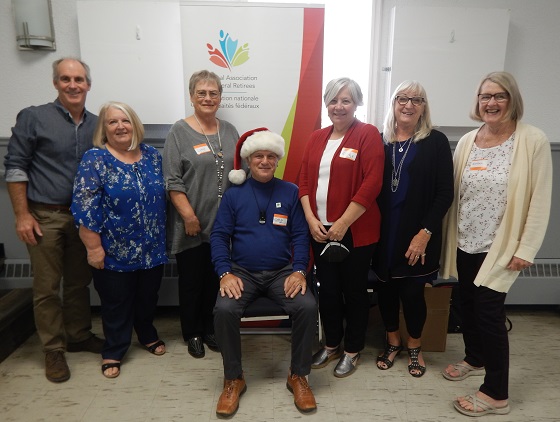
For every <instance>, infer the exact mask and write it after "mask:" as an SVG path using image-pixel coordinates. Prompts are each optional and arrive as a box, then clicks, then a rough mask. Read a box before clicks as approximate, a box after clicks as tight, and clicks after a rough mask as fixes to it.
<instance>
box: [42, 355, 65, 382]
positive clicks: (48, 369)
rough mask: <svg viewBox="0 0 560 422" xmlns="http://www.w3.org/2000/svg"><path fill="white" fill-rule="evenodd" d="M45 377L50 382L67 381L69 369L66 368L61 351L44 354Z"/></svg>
mask: <svg viewBox="0 0 560 422" xmlns="http://www.w3.org/2000/svg"><path fill="white" fill-rule="evenodd" d="M45 375H46V377H47V379H48V380H49V381H52V382H64V381H68V379H69V378H70V368H68V364H67V363H66V358H65V357H64V352H63V351H60V350H56V351H54V352H47V353H46V354H45Z"/></svg>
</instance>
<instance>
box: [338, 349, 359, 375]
mask: <svg viewBox="0 0 560 422" xmlns="http://www.w3.org/2000/svg"><path fill="white" fill-rule="evenodd" d="M358 360H360V354H359V353H358V354H357V355H356V356H354V357H353V358H351V357H350V356H348V355H347V354H346V353H344V355H342V357H341V358H340V360H339V361H338V363H337V364H336V367H335V368H334V376H335V377H337V378H344V377H348V376H350V375H352V374H353V373H354V371H355V370H356V366H358Z"/></svg>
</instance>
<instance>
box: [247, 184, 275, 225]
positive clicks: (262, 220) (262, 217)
mask: <svg viewBox="0 0 560 422" xmlns="http://www.w3.org/2000/svg"><path fill="white" fill-rule="evenodd" d="M272 180H273V181H272V190H271V191H270V196H269V197H268V202H267V203H266V207H265V208H264V210H262V209H261V206H260V204H259V200H258V199H257V194H256V193H255V189H253V185H251V184H249V186H251V190H252V191H253V196H254V197H255V202H256V203H257V208H258V209H259V224H264V223H266V210H267V209H268V206H269V205H270V200H271V199H272V195H273V194H274V188H275V187H276V180H275V179H272Z"/></svg>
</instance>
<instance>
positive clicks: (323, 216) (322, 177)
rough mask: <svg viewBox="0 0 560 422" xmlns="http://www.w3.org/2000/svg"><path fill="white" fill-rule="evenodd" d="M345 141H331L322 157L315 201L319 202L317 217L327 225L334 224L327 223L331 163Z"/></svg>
mask: <svg viewBox="0 0 560 422" xmlns="http://www.w3.org/2000/svg"><path fill="white" fill-rule="evenodd" d="M343 139H344V137H342V138H340V139H329V141H328V142H327V146H326V147H325V150H324V151H323V156H322V157H321V164H320V165H319V180H318V182H317V192H316V193H315V200H316V201H317V216H318V217H319V220H321V223H323V224H325V225H331V224H332V223H333V222H329V221H327V196H328V195H329V181H330V179H331V162H332V159H333V157H334V153H335V152H336V150H337V149H338V147H339V146H340V144H341V143H342V140H343Z"/></svg>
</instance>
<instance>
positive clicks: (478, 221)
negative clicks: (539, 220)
mask: <svg viewBox="0 0 560 422" xmlns="http://www.w3.org/2000/svg"><path fill="white" fill-rule="evenodd" d="M514 135H515V134H513V135H512V136H511V137H510V138H509V139H508V140H507V141H505V142H503V143H502V144H501V145H498V146H495V147H492V148H479V147H478V146H476V144H473V147H472V149H471V153H470V155H469V158H468V161H467V165H466V166H465V169H464V171H463V178H462V182H461V189H460V192H459V221H458V228H459V238H458V246H459V249H461V250H462V251H464V252H467V253H470V254H476V253H483V252H488V251H489V250H490V246H492V242H493V241H494V238H495V237H496V231H497V230H498V227H499V226H500V223H501V221H502V217H503V215H504V211H505V209H506V204H507V184H508V180H509V169H510V165H511V154H512V151H513V138H514Z"/></svg>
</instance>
